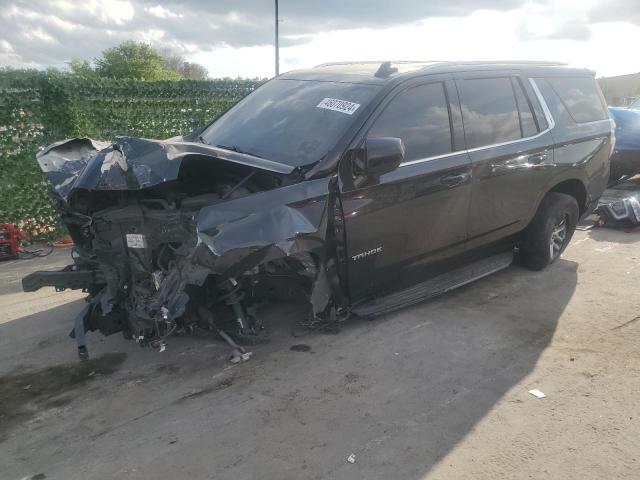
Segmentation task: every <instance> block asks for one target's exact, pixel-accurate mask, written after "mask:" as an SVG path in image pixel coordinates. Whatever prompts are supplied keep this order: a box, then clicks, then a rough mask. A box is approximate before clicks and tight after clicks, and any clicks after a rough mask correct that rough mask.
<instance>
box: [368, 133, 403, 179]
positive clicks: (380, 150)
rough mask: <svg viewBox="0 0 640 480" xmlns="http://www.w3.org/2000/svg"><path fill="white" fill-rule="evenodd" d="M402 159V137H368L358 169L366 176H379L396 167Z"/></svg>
mask: <svg viewBox="0 0 640 480" xmlns="http://www.w3.org/2000/svg"><path fill="white" fill-rule="evenodd" d="M403 159H404V144H403V143H402V139H400V138H394V137H379V138H368V139H367V140H366V141H365V145H364V158H363V159H362V160H363V161H362V162H361V165H359V167H360V168H358V170H360V171H361V173H362V174H364V175H367V176H380V175H382V174H384V173H388V172H391V171H393V170H395V169H396V168H398V166H399V165H400V164H401V163H402V160H403Z"/></svg>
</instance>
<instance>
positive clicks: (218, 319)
mask: <svg viewBox="0 0 640 480" xmlns="http://www.w3.org/2000/svg"><path fill="white" fill-rule="evenodd" d="M613 142H614V137H613V133H612V123H611V121H610V120H609V117H608V115H607V111H606V108H605V104H604V101H603V98H602V95H601V93H600V91H599V90H598V87H597V85H596V82H595V80H594V74H593V72H591V71H587V70H581V69H569V68H566V67H563V66H561V65H558V64H552V63H535V62H521V63H448V62H432V63H407V62H395V63H390V62H385V63H382V64H381V63H370V62H365V63H350V64H327V65H321V66H319V67H316V68H313V69H309V70H303V71H296V72H291V73H287V74H285V75H281V76H279V77H277V78H275V79H273V80H271V81H269V82H267V83H266V84H264V85H263V86H261V87H260V88H258V89H257V90H256V91H255V92H253V93H252V94H250V95H249V96H247V97H246V98H244V99H243V100H242V101H240V102H239V103H238V104H236V105H235V106H234V107H232V108H231V109H229V110H228V111H227V112H226V113H224V114H223V115H221V116H220V117H219V118H218V119H216V120H215V121H213V122H212V123H210V124H209V125H206V126H205V127H203V128H202V129H199V130H198V131H196V132H193V133H192V134H189V135H187V136H185V137H180V138H172V139H169V140H164V141H160V140H148V139H138V138H129V137H118V138H117V139H116V140H115V142H113V143H102V142H97V141H94V140H90V139H82V138H78V139H74V140H67V141H63V142H59V143H56V144H54V145H51V146H49V147H47V148H45V149H44V150H42V151H41V152H40V153H39V154H38V162H39V164H40V166H41V168H42V170H43V171H44V172H45V174H46V175H47V176H48V178H49V180H50V181H51V183H52V184H53V185H54V190H55V196H56V198H57V206H58V210H59V212H60V215H61V218H62V220H63V222H64V223H65V225H66V226H67V228H68V230H69V233H70V234H71V236H72V237H73V240H74V242H75V245H76V247H75V255H74V264H73V265H70V266H68V267H66V268H65V269H64V270H62V271H59V272H36V273H33V274H31V275H29V276H27V277H25V278H24V280H23V287H24V290H25V291H33V290H36V289H38V288H40V287H43V286H53V287H55V288H56V289H58V290H63V289H67V288H70V289H83V290H84V291H86V292H87V293H88V297H87V299H86V300H87V301H86V304H85V307H84V309H83V310H82V312H81V313H80V314H79V315H78V317H77V318H76V320H75V323H74V328H73V331H72V335H73V336H75V338H76V341H77V343H78V348H79V353H80V355H81V357H86V355H87V352H86V346H85V342H84V334H85V331H93V330H100V331H101V332H102V333H103V334H105V335H110V334H113V333H115V332H123V334H124V335H125V337H127V338H131V339H133V340H135V341H136V342H138V343H140V344H141V345H152V346H154V347H158V348H160V349H164V348H165V345H166V341H167V337H168V336H169V335H171V334H172V333H173V332H176V331H191V330H193V329H194V328H196V327H197V328H203V329H207V330H211V331H215V332H217V333H218V334H220V335H221V336H222V337H223V338H225V339H226V340H227V341H229V342H230V343H231V344H232V345H236V342H238V341H252V340H257V339H260V338H261V337H262V336H263V335H264V331H265V328H264V327H265V326H264V325H263V323H262V321H261V315H260V311H259V306H260V305H262V304H263V303H264V302H265V301H268V300H271V299H273V298H281V297H289V298H291V297H293V298H297V299H303V300H304V301H305V302H307V303H308V315H307V316H305V318H301V319H299V320H300V323H302V324H304V325H307V326H309V327H319V328H325V329H335V328H336V325H338V324H339V322H340V321H342V320H344V319H346V318H347V317H348V316H349V315H351V314H355V315H361V316H373V315H377V314H380V313H384V312H388V311H390V310H393V309H396V308H399V307H403V306H406V305H410V304H413V303H416V302H419V301H422V300H424V299H426V298H429V297H432V296H434V295H436V294H439V293H443V292H445V291H447V290H450V289H452V288H455V287H457V286H460V285H463V284H465V283H468V282H470V281H472V280H475V279H478V278H480V277H483V276H485V275H487V274H490V273H492V272H495V271H497V270H500V269H502V268H505V267H507V266H508V265H510V264H511V262H512V261H513V259H514V252H515V253H516V254H517V257H518V258H519V259H520V261H521V262H522V263H523V264H524V265H526V266H527V267H529V268H532V269H542V268H544V267H545V266H546V265H548V264H550V263H552V262H553V261H554V260H556V259H557V258H558V257H559V256H560V254H561V253H562V251H563V250H564V248H565V247H566V246H567V244H568V242H569V240H570V239H571V236H572V234H573V231H574V228H575V226H576V222H577V221H578V219H579V217H580V216H582V215H585V214H587V213H589V212H590V211H591V210H592V209H593V207H594V206H595V204H596V202H597V199H598V198H599V197H600V195H601V194H602V192H603V190H604V189H605V186H606V184H607V179H608V176H609V157H610V154H611V151H612V148H613Z"/></svg>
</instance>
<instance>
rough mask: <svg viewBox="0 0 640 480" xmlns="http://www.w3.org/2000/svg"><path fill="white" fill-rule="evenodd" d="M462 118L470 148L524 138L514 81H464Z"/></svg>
mask: <svg viewBox="0 0 640 480" xmlns="http://www.w3.org/2000/svg"><path fill="white" fill-rule="evenodd" d="M460 84H461V90H462V119H463V121H464V128H465V138H466V140H467V146H468V147H469V148H475V147H481V146H483V145H492V144H494V143H502V142H508V141H510V140H517V139H519V138H521V137H522V134H521V131H520V122H519V120H518V108H517V106H516V99H515V96H514V94H513V88H512V87H511V80H510V79H509V78H508V77H504V78H479V79H469V80H463V81H461V82H460Z"/></svg>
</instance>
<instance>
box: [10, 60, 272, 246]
mask: <svg viewBox="0 0 640 480" xmlns="http://www.w3.org/2000/svg"><path fill="white" fill-rule="evenodd" d="M262 82H263V81H262V80H241V79H238V80H226V79H225V80H211V81H195V80H177V81H162V82H145V81H138V80H113V79H83V78H77V77H72V76H69V75H61V74H59V73H45V72H36V71H21V70H4V71H1V70H0V172H1V173H0V223H3V222H13V223H19V224H21V225H22V226H24V227H25V228H26V229H27V230H28V231H30V232H31V233H32V235H34V236H35V237H51V236H53V235H55V234H57V233H59V228H60V227H59V224H58V221H57V216H56V214H55V212H54V210H53V208H52V206H51V205H52V202H51V199H50V197H49V195H48V184H47V182H46V181H45V179H44V177H43V175H42V173H41V172H40V169H39V168H38V165H37V163H36V161H35V154H36V152H37V151H38V149H40V148H41V147H43V146H45V145H47V144H49V143H52V142H54V141H57V140H61V139H65V138H72V137H84V136H87V137H91V138H94V139H97V140H112V139H113V138H114V137H115V136H117V135H130V136H137V137H147V138H169V137H172V136H175V135H183V134H186V133H188V132H190V131H192V130H193V129H195V128H197V127H198V126H201V125H203V124H204V123H206V122H207V121H209V120H211V119H212V118H214V117H216V116H217V115H219V114H220V113H222V112H223V111H224V110H226V109H227V108H228V107H230V106H231V105H233V104H234V103H235V102H237V101H238V100H240V99H241V98H242V97H244V96H245V95H247V94H248V93H250V92H251V91H253V90H254V89H255V88H256V87H258V86H259V85H260V84H261V83H262Z"/></svg>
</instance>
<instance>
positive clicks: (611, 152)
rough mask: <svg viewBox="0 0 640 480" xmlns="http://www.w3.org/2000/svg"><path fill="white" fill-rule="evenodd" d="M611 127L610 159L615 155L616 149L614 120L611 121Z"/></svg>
mask: <svg viewBox="0 0 640 480" xmlns="http://www.w3.org/2000/svg"><path fill="white" fill-rule="evenodd" d="M609 124H610V125H611V144H610V145H609V158H611V155H613V151H614V150H615V148H616V122H615V120H614V119H613V118H610V119H609Z"/></svg>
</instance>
